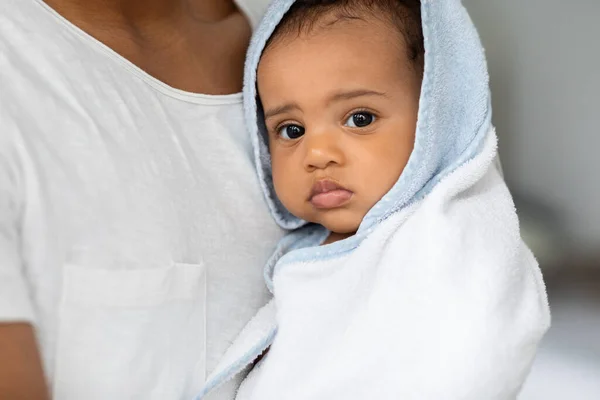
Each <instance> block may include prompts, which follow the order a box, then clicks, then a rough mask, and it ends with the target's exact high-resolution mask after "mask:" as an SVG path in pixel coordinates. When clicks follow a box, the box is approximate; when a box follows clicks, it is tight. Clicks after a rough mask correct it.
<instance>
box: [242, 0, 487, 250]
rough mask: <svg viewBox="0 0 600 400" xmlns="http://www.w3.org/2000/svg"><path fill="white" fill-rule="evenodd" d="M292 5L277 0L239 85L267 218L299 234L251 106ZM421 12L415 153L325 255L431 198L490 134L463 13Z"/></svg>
mask: <svg viewBox="0 0 600 400" xmlns="http://www.w3.org/2000/svg"><path fill="white" fill-rule="evenodd" d="M293 2H294V1H293V0H275V1H274V2H273V3H272V4H271V6H270V8H269V9H268V11H267V13H266V15H265V17H264V19H263V21H262V22H261V24H260V25H259V27H258V28H257V30H256V32H255V35H254V37H253V40H252V43H251V45H250V48H249V51H248V57H247V60H246V68H245V82H244V108H245V117H246V121H247V124H248V128H249V130H250V135H251V136H252V141H253V145H254V153H255V162H256V166H257V172H258V175H259V177H260V181H261V185H262V189H263V192H264V194H265V197H266V200H267V203H268V205H269V208H270V210H271V213H272V214H273V216H274V218H275V220H276V221H277V223H278V224H279V225H280V226H281V227H283V228H285V229H296V228H299V227H301V226H304V225H306V222H305V221H302V220H300V219H298V218H296V217H295V216H293V215H292V214H290V212H289V211H287V210H286V209H285V207H284V206H283V205H282V204H281V202H280V201H279V199H278V198H277V196H276V194H275V190H274V189H273V180H272V173H271V161H270V156H269V151H268V146H267V137H266V131H265V127H264V119H263V115H262V110H261V106H260V103H257V101H256V100H257V92H256V70H257V66H258V63H259V61H260V57H261V54H262V51H263V49H264V46H265V43H266V42H267V40H268V38H269V37H270V35H271V34H272V33H273V31H274V29H275V27H276V26H277V24H278V23H279V21H280V20H281V18H282V16H283V15H284V14H285V12H286V11H287V10H288V9H289V7H290V6H291V5H292V4H293ZM421 12H422V20H423V34H424V38H425V73H424V79H423V84H422V89H421V99H420V105H419V117H418V125H417V132H416V141H415V148H414V151H413V153H412V155H411V157H410V159H409V161H408V164H407V166H406V168H405V170H404V172H403V173H402V175H401V176H400V178H399V180H398V182H397V183H396V185H395V186H394V187H393V188H392V189H391V190H390V191H389V192H388V193H387V194H386V195H385V196H384V197H383V198H382V199H381V201H379V202H378V203H377V204H376V205H375V206H374V207H373V208H372V209H371V210H370V211H369V213H368V214H367V215H366V216H365V218H364V220H363V222H362V224H361V226H360V228H359V230H358V232H357V235H355V236H354V237H352V238H349V239H347V240H344V241H342V242H338V243H335V244H334V245H330V246H326V247H327V250H325V251H324V252H323V254H322V256H327V255H328V254H329V255H334V254H339V253H340V252H345V251H349V250H352V249H353V248H355V247H356V246H357V245H358V244H359V243H360V241H361V240H362V239H361V238H364V236H365V235H366V234H368V231H369V229H370V228H372V227H373V226H374V225H376V224H378V223H379V222H381V221H382V220H384V219H385V218H387V217H388V216H389V215H390V214H391V213H394V212H396V211H398V210H400V209H402V208H404V207H406V206H407V205H409V204H411V203H412V202H414V201H416V200H418V199H420V198H422V197H423V196H425V195H426V194H427V193H429V192H430V191H431V189H432V188H433V187H434V186H435V185H436V184H437V183H438V182H439V180H440V179H442V178H443V177H444V176H446V175H448V174H449V173H450V172H452V171H453V170H455V169H456V168H457V167H458V166H460V165H462V164H463V163H464V162H466V161H467V160H469V159H471V158H473V157H474V156H475V155H476V154H477V153H478V151H479V150H480V148H481V144H482V143H483V140H484V138H485V135H486V134H487V132H488V130H489V128H490V124H491V106H490V93H489V86H488V74H487V68H486V62H485V55H484V50H483V48H482V46H481V43H480V40H479V37H478V35H477V31H476V29H475V27H474V26H473V23H472V22H471V19H470V18H469V16H468V14H467V12H466V10H465V8H464V7H463V6H462V4H461V2H460V1H459V0H424V1H422V2H421ZM311 233H314V229H311ZM321 235H322V234H320V235H319V236H321ZM311 244H312V245H315V244H318V243H311ZM315 256H316V252H314V251H310V252H309V254H299V255H297V256H296V257H294V259H303V260H306V259H310V258H313V257H315Z"/></svg>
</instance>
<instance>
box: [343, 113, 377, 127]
mask: <svg viewBox="0 0 600 400" xmlns="http://www.w3.org/2000/svg"><path fill="white" fill-rule="evenodd" d="M374 121H375V116H374V115H373V114H371V113H370V112H366V111H360V112H355V113H354V114H352V115H351V116H350V118H348V119H347V120H346V123H345V124H344V125H346V126H349V127H350V128H364V127H365V126H368V125H371V124H372V123H373V122H374Z"/></svg>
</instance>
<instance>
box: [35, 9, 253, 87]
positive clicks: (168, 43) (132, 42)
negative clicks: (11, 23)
mask: <svg viewBox="0 0 600 400" xmlns="http://www.w3.org/2000/svg"><path fill="white" fill-rule="evenodd" d="M45 1H46V3H47V4H48V5H49V6H51V7H52V8H54V9H55V10H56V11H57V12H58V13H59V14H61V15H62V16H63V17H65V18H66V19H68V20H69V21H70V22H71V23H73V24H75V25H77V26H78V27H79V28H81V29H82V30H84V31H85V32H86V33H88V34H89V35H91V36H93V37H94V38H96V39H98V40H99V41H100V42H102V43H104V44H105V45H107V46H108V47H110V48H111V49H113V50H114V51H116V52H117V53H119V54H120V55H121V56H123V57H124V58H126V59H128V60H129V61H131V62H132V63H133V64H135V65H137V66H138V67H140V68H141V69H143V70H144V71H146V72H147V73H148V74H150V75H152V76H154V77H155V78H157V79H159V80H161V81H162V82H164V83H166V84H168V85H169V86H172V87H175V88H178V89H182V90H185V91H188V92H195V93H204V94H229V93H235V92H239V91H241V88H242V78H243V65H244V57H245V53H246V49H247V47H248V43H249V40H250V36H251V33H252V32H251V28H250V25H249V22H248V21H247V19H246V17H245V16H244V15H242V13H241V12H240V11H239V10H238V9H237V8H236V6H235V4H234V3H233V1H232V0H45ZM217 38H218V40H217Z"/></svg>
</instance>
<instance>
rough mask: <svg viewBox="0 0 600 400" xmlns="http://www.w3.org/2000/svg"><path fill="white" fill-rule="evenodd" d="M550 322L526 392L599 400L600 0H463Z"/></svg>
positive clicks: (534, 398) (528, 398) (535, 398)
mask: <svg viewBox="0 0 600 400" xmlns="http://www.w3.org/2000/svg"><path fill="white" fill-rule="evenodd" d="M464 4H465V6H466V7H467V9H468V10H469V12H470V14H471V17H472V18H473V20H474V22H475V24H476V25H477V27H478V29H479V32H480V35H481V38H482V40H483V44H484V46H485V48H486V51H487V57H488V62H489V68H490V79H491V87H492V95H493V103H494V118H493V119H494V123H495V125H496V127H497V130H498V136H499V140H500V154H501V157H502V164H503V168H504V172H505V176H506V181H507V182H508V184H509V186H510V188H511V190H512V192H513V195H514V197H515V203H516V205H517V210H518V212H519V215H520V218H521V223H522V234H523V237H524V238H525V240H526V241H527V243H528V244H529V246H530V247H531V248H532V250H533V251H534V253H535V254H536V256H537V258H538V260H539V262H540V265H541V267H542V270H543V273H544V276H545V280H546V284H547V286H548V294H549V298H550V306H551V309H552V317H553V320H552V324H553V325H552V328H551V329H550V331H549V332H548V335H547V337H546V338H545V340H544V342H543V343H542V346H541V349H540V352H539V354H538V357H537V359H536V361H535V364H534V367H533V370H532V374H531V377H530V379H529V381H528V382H527V383H526V385H525V388H524V390H523V393H522V395H521V397H520V400H559V399H560V400H563V399H573V400H600V155H599V151H600V101H599V97H600V43H599V42H600V22H599V20H600V0H570V1H564V0H562V1H559V0H526V1H524V0H503V1H497V0H464Z"/></svg>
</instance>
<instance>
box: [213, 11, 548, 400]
mask: <svg viewBox="0 0 600 400" xmlns="http://www.w3.org/2000/svg"><path fill="white" fill-rule="evenodd" d="M245 102H246V118H247V120H248V123H249V124H250V131H251V134H252V135H253V139H254V146H255V153H256V161H257V164H258V174H259V177H260V180H261V184H262V185H263V189H264V191H265V194H266V196H267V201H268V203H269V206H270V208H271V211H272V213H273V215H274V217H275V219H276V220H277V222H278V223H279V224H280V225H281V226H282V227H283V228H286V229H291V230H292V229H293V230H294V231H293V232H291V233H290V234H289V235H288V236H287V237H286V238H284V240H283V241H282V242H281V243H280V245H279V246H278V248H277V250H276V252H275V254H274V255H273V257H272V259H271V261H270V262H269V265H267V269H266V280H267V284H268V286H269V288H270V289H271V291H272V292H273V294H274V300H273V301H272V302H271V303H269V305H267V306H266V307H265V308H264V309H263V310H261V312H260V313H259V314H258V315H257V316H256V317H255V319H254V320H253V321H252V322H251V323H250V324H249V325H248V327H247V328H246V329H245V331H244V332H243V333H242V335H241V336H240V338H239V339H238V341H237V342H236V343H234V345H233V346H232V348H231V349H230V351H229V353H228V355H227V356H226V358H225V359H224V361H223V363H222V366H221V367H220V368H218V369H217V371H216V372H215V373H214V374H213V375H212V376H211V377H209V379H208V381H207V386H206V388H205V391H204V392H208V391H210V390H211V389H212V388H214V387H215V386H217V385H219V384H221V383H222V382H225V381H226V380H227V379H228V378H229V377H231V376H233V375H235V374H236V373H238V372H241V371H242V370H243V369H244V367H245V366H247V365H250V364H251V363H253V362H254V361H255V360H256V359H257V357H258V356H260V355H261V353H263V351H264V350H265V349H267V348H269V350H268V352H267V353H266V355H265V356H264V357H263V359H262V360H261V361H260V362H259V363H258V364H257V365H256V367H255V368H254V370H253V371H252V372H251V373H250V375H249V376H248V378H246V380H245V382H244V384H243V385H242V387H241V389H240V391H239V393H238V399H244V400H245V399H257V400H271V399H272V400H283V399H290V400H292V399H294V400H296V399H298V400H300V399H303V400H304V399H311V400H314V399H322V400H325V399H345V400H348V399H403V400H409V399H415V400H416V399H419V400H422V399H432V400H442V399H444V400H448V399H449V400H454V399H456V400H458V399H460V400H493V399H499V400H500V399H502V400H505V399H514V398H515V397H516V395H517V393H518V391H519V389H520V388H521V386H522V384H523V382H524V380H525V378H526V376H527V374H528V371H529V368H530V366H531V362H532V360H533V357H534V354H535V351H536V348H537V344H538V343H539V341H540V339H541V338H542V336H543V334H544V332H545V331H546V329H547V328H548V326H549V321H550V315H549V309H548V303H547V299H546V293H545V288H544V284H543V281H542V278H541V273H540V271H539V269H538V266H537V263H536V262H535V259H534V258H533V256H532V255H531V253H530V251H529V250H528V249H527V247H526V246H525V245H524V244H523V242H522V240H521V238H520V235H519V226H518V220H517V217H516V214H515V210H514V206H513V203H512V200H511V197H510V194H509V192H508V189H507V188H506V185H505V183H504V181H503V179H502V177H501V174H500V172H499V171H498V169H497V168H496V166H495V164H494V159H495V158H496V136H495V133H494V130H493V127H492V125H491V122H490V121H491V106H490V94H489V89H488V76H487V69H486V63H485V58H484V54H483V49H482V47H481V44H480V42H479V38H478V36H477V33H476V31H475V28H474V27H473V25H472V23H471V20H470V19H469V17H468V15H467V13H466V11H465V9H464V8H463V6H462V5H461V3H460V1H459V0H424V1H422V2H419V1H418V0H338V1H335V0H330V1H316V0H312V1H308V0H298V1H296V2H293V1H291V0H281V1H275V2H274V4H273V5H272V7H271V9H270V11H269V12H268V14H267V16H266V17H265V20H264V21H263V23H262V25H261V26H260V27H259V29H258V31H257V32H256V35H255V38H254V41H253V44H252V46H251V48H250V51H249V54H248V60H247V70H246V91H245ZM257 234H258V233H257ZM269 346H270V347H269Z"/></svg>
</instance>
